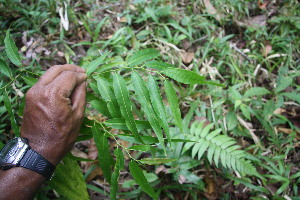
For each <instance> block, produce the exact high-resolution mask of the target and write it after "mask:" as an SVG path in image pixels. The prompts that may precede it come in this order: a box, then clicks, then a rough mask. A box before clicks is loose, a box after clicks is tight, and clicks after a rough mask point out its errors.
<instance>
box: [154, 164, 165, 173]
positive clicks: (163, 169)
mask: <svg viewBox="0 0 300 200" xmlns="http://www.w3.org/2000/svg"><path fill="white" fill-rule="evenodd" d="M160 172H163V173H166V172H167V168H166V167H165V166H164V165H160V166H158V167H157V168H156V169H155V173H156V174H159V173H160Z"/></svg>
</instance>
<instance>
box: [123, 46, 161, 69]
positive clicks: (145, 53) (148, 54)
mask: <svg viewBox="0 0 300 200" xmlns="http://www.w3.org/2000/svg"><path fill="white" fill-rule="evenodd" d="M159 55H160V53H159V51H158V50H156V49H143V50H141V51H138V52H137V53H135V54H133V55H132V56H131V57H130V58H128V59H127V63H128V65H129V66H134V65H139V64H142V63H143V62H145V61H147V60H152V59H154V58H156V57H158V56H159Z"/></svg>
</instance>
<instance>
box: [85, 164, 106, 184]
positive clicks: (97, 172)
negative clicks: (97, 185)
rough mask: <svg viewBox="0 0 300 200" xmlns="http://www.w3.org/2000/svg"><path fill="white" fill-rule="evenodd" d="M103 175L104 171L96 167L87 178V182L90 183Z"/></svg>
mask: <svg viewBox="0 0 300 200" xmlns="http://www.w3.org/2000/svg"><path fill="white" fill-rule="evenodd" d="M102 175H103V172H102V169H101V168H100V167H99V166H98V165H96V167H95V169H94V170H93V171H92V172H91V173H90V174H89V175H88V177H87V178H86V182H89V181H91V180H93V179H94V178H96V177H97V176H102Z"/></svg>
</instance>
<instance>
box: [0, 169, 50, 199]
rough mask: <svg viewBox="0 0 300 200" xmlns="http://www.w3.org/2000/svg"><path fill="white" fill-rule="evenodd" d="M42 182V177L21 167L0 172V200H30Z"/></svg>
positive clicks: (43, 179) (43, 178)
mask: <svg viewBox="0 0 300 200" xmlns="http://www.w3.org/2000/svg"><path fill="white" fill-rule="evenodd" d="M44 181H45V177H44V176H42V175H40V174H38V173H36V172H33V171H31V170H28V169H25V168H22V167H15V168H12V169H9V170H7V171H3V170H0V200H32V199H33V198H34V196H35V193H36V192H37V190H38V189H39V188H40V187H41V186H42V184H43V182H44Z"/></svg>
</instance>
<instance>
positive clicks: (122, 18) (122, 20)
mask: <svg viewBox="0 0 300 200" xmlns="http://www.w3.org/2000/svg"><path fill="white" fill-rule="evenodd" d="M118 21H119V22H124V23H126V22H127V19H126V18H125V17H121V18H120V19H119V20H118Z"/></svg>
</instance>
